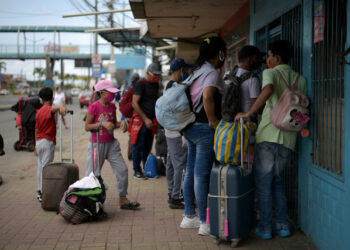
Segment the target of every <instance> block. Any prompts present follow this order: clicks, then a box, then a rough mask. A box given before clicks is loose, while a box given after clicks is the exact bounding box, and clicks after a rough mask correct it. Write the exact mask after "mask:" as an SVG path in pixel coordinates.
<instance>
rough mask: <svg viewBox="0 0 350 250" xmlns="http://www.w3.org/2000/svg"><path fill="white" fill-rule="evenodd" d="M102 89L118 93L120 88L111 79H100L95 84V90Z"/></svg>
mask: <svg viewBox="0 0 350 250" xmlns="http://www.w3.org/2000/svg"><path fill="white" fill-rule="evenodd" d="M101 90H107V91H108V92H111V93H117V92H119V91H120V90H119V89H117V88H115V87H114V86H113V83H112V81H111V80H100V81H98V83H97V84H96V85H95V91H101Z"/></svg>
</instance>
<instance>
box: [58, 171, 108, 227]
mask: <svg viewBox="0 0 350 250" xmlns="http://www.w3.org/2000/svg"><path fill="white" fill-rule="evenodd" d="M84 178H85V179H88V178H96V180H98V182H99V183H100V186H101V187H94V188H73V187H72V188H71V186H73V185H74V184H75V183H78V182H79V181H77V182H75V183H74V184H72V185H71V186H70V187H69V188H68V190H67V191H66V192H65V193H64V195H63V197H62V200H61V202H60V206H59V213H60V214H61V215H62V217H63V218H64V219H65V220H66V221H68V222H71V223H72V224H80V223H83V222H85V221H88V220H91V219H97V218H103V217H105V216H106V214H105V212H104V211H103V203H104V201H105V200H106V189H105V185H104V183H103V180H102V177H101V176H99V177H95V176H92V175H91V174H90V176H88V177H84ZM84 178H83V179H84Z"/></svg>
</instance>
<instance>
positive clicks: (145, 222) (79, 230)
mask: <svg viewBox="0 0 350 250" xmlns="http://www.w3.org/2000/svg"><path fill="white" fill-rule="evenodd" d="M115 135H116V137H117V138H119V141H120V143H121V148H122V152H123V155H124V159H127V157H126V149H127V134H121V133H120V132H118V131H116V132H115ZM88 137H89V135H88V133H86V132H84V131H83V130H82V128H81V130H80V132H79V133H75V137H74V138H75V146H74V148H75V156H74V158H75V160H76V163H77V164H78V165H79V166H80V177H82V176H84V173H85V165H86V159H87V141H88ZM64 145H69V144H68V140H66V141H65V143H64ZM57 157H58V154H57V151H56V157H55V158H56V160H57ZM16 162H20V161H16V159H14V160H13V164H9V165H6V166H1V168H8V170H9V171H7V173H10V169H9V168H13V171H16V168H18V169H21V170H23V169H26V174H25V175H22V176H21V177H18V176H17V175H15V176H14V177H13V178H10V176H7V175H5V176H3V177H4V178H5V183H4V184H3V185H2V186H0V199H1V202H0V249H35V250H36V249H189V250H195V249H230V245H229V244H228V243H221V244H220V245H219V246H218V245H216V244H215V243H213V239H212V238H210V237H205V236H199V235H197V231H198V230H197V229H196V230H195V229H193V230H192V229H180V227H179V225H180V222H181V220H182V214H183V210H172V209H169V207H168V203H167V198H168V197H167V184H166V179H165V177H161V178H159V179H149V180H135V179H133V178H132V174H133V171H132V164H131V162H130V161H128V160H126V162H127V164H128V167H129V195H128V198H129V199H131V200H137V201H138V202H140V203H141V208H142V209H141V210H139V211H127V210H121V209H120V208H119V205H118V195H117V190H116V179H115V177H114V175H113V173H112V171H111V168H110V166H109V164H108V163H106V164H105V166H104V169H103V171H102V176H103V177H104V179H105V181H106V182H107V183H108V184H109V185H110V189H109V190H108V191H107V200H106V203H105V211H106V212H107V213H108V215H109V217H108V219H107V220H105V221H101V222H89V223H85V224H81V225H71V224H68V223H67V222H66V221H65V220H64V219H63V218H62V217H61V216H60V215H56V213H55V212H46V211H43V210H42V209H41V207H40V203H39V202H38V201H37V199H36V190H37V188H36V163H35V162H36V159H35V158H34V156H33V161H32V162H27V163H26V164H28V166H23V165H22V166H18V165H16ZM14 173H16V172H14ZM17 177H18V178H17ZM6 178H7V179H10V181H6ZM239 249H298V250H301V249H316V247H315V246H314V244H313V243H312V241H311V240H310V239H309V238H308V237H306V236H305V235H304V234H303V233H302V232H300V231H294V232H293V236H292V237H289V238H286V239H282V238H279V237H275V238H274V239H273V240H268V241H264V240H260V239H258V238H257V237H255V236H254V234H251V235H250V236H249V237H248V238H247V239H244V240H243V241H241V243H240V245H239Z"/></svg>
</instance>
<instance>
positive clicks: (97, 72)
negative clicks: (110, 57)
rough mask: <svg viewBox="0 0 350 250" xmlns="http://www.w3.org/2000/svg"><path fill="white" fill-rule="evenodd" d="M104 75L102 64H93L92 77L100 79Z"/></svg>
mask: <svg viewBox="0 0 350 250" xmlns="http://www.w3.org/2000/svg"><path fill="white" fill-rule="evenodd" d="M101 74H102V63H93V64H92V77H96V78H100V77H101Z"/></svg>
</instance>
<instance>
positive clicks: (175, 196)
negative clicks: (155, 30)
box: [165, 58, 194, 209]
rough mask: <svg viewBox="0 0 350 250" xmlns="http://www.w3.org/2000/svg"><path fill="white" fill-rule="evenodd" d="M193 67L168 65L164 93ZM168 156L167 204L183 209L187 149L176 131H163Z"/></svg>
mask: <svg viewBox="0 0 350 250" xmlns="http://www.w3.org/2000/svg"><path fill="white" fill-rule="evenodd" d="M193 67H194V65H191V64H187V63H186V62H185V60H184V59H182V58H175V59H174V60H173V61H172V62H171V64H170V71H171V80H170V81H169V82H168V83H167V85H166V88H165V91H166V90H167V89H169V88H171V87H172V85H173V83H174V82H178V83H181V82H182V81H183V80H185V79H186V77H187V74H186V73H187V69H188V68H193ZM165 136H166V142H167V146H168V155H167V163H166V178H167V182H168V197H169V200H168V203H169V207H170V208H171V209H183V208H184V204H183V203H182V200H181V199H180V191H181V182H182V175H183V170H185V168H186V162H187V148H186V147H185V146H184V145H183V143H182V136H181V134H180V132H178V131H171V130H168V129H165Z"/></svg>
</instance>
